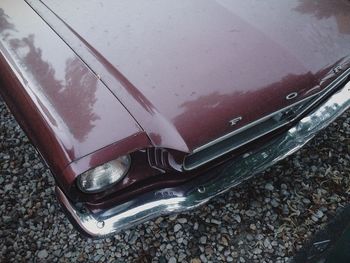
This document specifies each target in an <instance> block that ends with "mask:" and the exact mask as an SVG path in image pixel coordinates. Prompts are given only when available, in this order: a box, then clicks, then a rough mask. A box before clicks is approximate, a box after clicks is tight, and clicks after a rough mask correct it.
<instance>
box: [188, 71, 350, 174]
mask: <svg viewBox="0 0 350 263" xmlns="http://www.w3.org/2000/svg"><path fill="white" fill-rule="evenodd" d="M349 71H350V70H348V71H347V72H345V73H344V74H343V75H342V76H341V77H340V78H338V79H337V80H336V81H335V82H334V83H332V84H331V85H330V86H329V87H327V88H326V89H324V90H323V91H321V92H320V93H317V94H315V95H313V96H311V97H310V98H307V99H305V100H302V101H300V102H297V103H296V104H293V105H291V106H289V107H287V108H285V109H282V110H280V111H278V112H274V113H273V114H270V115H268V116H266V117H264V118H262V119H260V120H258V121H255V122H254V123H251V124H249V125H247V126H245V127H243V128H241V129H239V130H237V131H235V132H233V133H231V134H228V135H226V136H224V137H222V138H219V139H217V140H215V141H213V142H211V143H209V144H207V145H205V146H202V147H200V148H199V149H197V150H195V151H194V152H193V153H192V154H189V155H188V156H186V158H185V160H184V164H183V168H184V170H186V171H190V170H193V169H196V168H198V167H200V166H202V165H204V164H206V163H208V162H211V161H213V160H215V159H217V158H219V157H221V156H223V155H225V154H228V153H230V152H232V151H234V150H237V149H239V148H240V147H242V146H244V145H246V144H248V143H251V142H253V141H255V140H257V139H259V138H261V137H263V136H265V135H267V134H269V133H271V132H273V131H276V130H277V129H279V128H281V127H283V126H286V125H287V124H290V123H292V122H294V121H296V120H298V119H299V118H300V117H301V116H302V115H303V114H304V113H305V112H306V111H308V110H310V109H311V108H312V107H313V106H314V105H315V104H317V103H318V102H319V101H320V100H322V98H324V97H326V96H327V95H328V94H330V93H331V92H332V91H334V90H336V89H337V88H339V87H340V86H341V85H342V84H343V83H345V80H346V79H347V77H348V75H349Z"/></svg>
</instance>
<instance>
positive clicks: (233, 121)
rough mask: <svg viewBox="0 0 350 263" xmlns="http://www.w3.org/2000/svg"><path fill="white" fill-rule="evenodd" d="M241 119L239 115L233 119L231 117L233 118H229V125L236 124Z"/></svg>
mask: <svg viewBox="0 0 350 263" xmlns="http://www.w3.org/2000/svg"><path fill="white" fill-rule="evenodd" d="M241 120H243V117H241V116H239V117H237V118H235V119H233V120H230V125H231V126H235V125H237V123H239V122H240V121H241Z"/></svg>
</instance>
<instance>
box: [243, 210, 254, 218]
mask: <svg viewBox="0 0 350 263" xmlns="http://www.w3.org/2000/svg"><path fill="white" fill-rule="evenodd" d="M245 214H246V215H247V216H249V217H254V216H256V212H255V211H253V210H248V211H246V212H245Z"/></svg>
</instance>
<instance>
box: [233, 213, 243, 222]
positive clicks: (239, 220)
mask: <svg viewBox="0 0 350 263" xmlns="http://www.w3.org/2000/svg"><path fill="white" fill-rule="evenodd" d="M233 219H234V220H236V221H237V223H241V222H242V219H241V216H240V215H234V216H233Z"/></svg>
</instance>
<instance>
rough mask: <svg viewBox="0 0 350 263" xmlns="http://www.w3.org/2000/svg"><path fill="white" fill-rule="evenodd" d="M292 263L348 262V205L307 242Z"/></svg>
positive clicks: (349, 248)
mask: <svg viewBox="0 0 350 263" xmlns="http://www.w3.org/2000/svg"><path fill="white" fill-rule="evenodd" d="M292 262H294V263H304V262H308V263H321V262H322V263H348V262H350V205H349V206H348V207H346V208H345V209H344V210H343V211H341V212H340V213H339V214H338V216H337V217H336V218H335V219H334V220H333V221H332V222H331V223H330V224H329V225H328V226H327V227H326V228H325V229H323V230H322V231H320V232H319V233H317V234H316V236H315V237H314V238H313V239H312V240H311V242H309V243H308V244H307V245H306V246H305V247H304V248H303V249H302V250H301V251H300V252H299V254H298V255H297V256H296V257H295V258H294V260H293V261H292Z"/></svg>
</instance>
